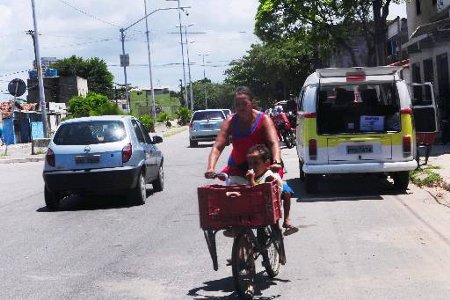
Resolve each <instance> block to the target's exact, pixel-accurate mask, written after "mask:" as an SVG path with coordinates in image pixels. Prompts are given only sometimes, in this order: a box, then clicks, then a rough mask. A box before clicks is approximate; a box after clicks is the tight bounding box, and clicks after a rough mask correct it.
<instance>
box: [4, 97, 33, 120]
mask: <svg viewBox="0 0 450 300" xmlns="http://www.w3.org/2000/svg"><path fill="white" fill-rule="evenodd" d="M36 105H37V104H36V103H24V104H20V107H21V108H22V109H20V111H35V110H36ZM14 110H19V109H18V108H17V107H15V106H14V104H13V103H12V102H9V101H6V102H0V114H1V116H2V119H10V118H11V117H12V113H13V112H14Z"/></svg>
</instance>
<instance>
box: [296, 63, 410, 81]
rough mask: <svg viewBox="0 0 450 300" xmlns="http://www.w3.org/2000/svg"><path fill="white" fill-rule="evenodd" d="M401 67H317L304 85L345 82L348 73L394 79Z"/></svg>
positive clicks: (382, 79) (383, 79)
mask: <svg viewBox="0 0 450 300" xmlns="http://www.w3.org/2000/svg"><path fill="white" fill-rule="evenodd" d="M401 69H402V67H397V66H382V67H354V68H326V69H317V70H316V72H314V73H313V74H311V75H309V76H308V78H307V79H306V81H305V84H304V85H309V84H314V83H319V82H321V83H332V82H345V81H346V79H347V76H349V75H364V76H365V77H370V80H380V81H385V80H395V79H396V78H395V77H396V75H397V73H398V72H399V71H400V70H401ZM398 78H399V77H398V76H397V79H398ZM363 81H365V80H363Z"/></svg>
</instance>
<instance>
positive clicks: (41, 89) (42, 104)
mask: <svg viewBox="0 0 450 300" xmlns="http://www.w3.org/2000/svg"><path fill="white" fill-rule="evenodd" d="M31 7H32V11H33V25H34V34H33V42H34V57H35V60H36V70H37V73H38V85H39V106H40V107H41V117H42V128H43V131H44V137H45V138H47V137H48V129H47V110H46V109H47V108H46V104H45V93H44V79H43V78H42V68H41V56H40V53H39V38H38V28H37V21H36V12H35V5H34V0H31Z"/></svg>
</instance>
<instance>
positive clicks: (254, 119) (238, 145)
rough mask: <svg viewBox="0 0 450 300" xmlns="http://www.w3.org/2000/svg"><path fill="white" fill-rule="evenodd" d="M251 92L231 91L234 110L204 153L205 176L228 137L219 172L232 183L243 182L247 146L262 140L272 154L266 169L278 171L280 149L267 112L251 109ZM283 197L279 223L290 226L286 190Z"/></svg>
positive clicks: (210, 174)
mask: <svg viewBox="0 0 450 300" xmlns="http://www.w3.org/2000/svg"><path fill="white" fill-rule="evenodd" d="M253 100H254V96H253V93H252V92H251V90H250V89H249V88H248V87H244V86H241V87H238V88H237V89H236V91H235V94H234V105H235V112H236V113H235V114H233V116H232V117H231V118H227V119H225V120H224V121H223V123H222V127H221V129H220V132H219V134H218V135H217V138H216V141H215V143H214V145H213V146H212V149H211V152H210V154H209V157H208V166H207V170H206V172H205V177H206V178H212V177H213V176H214V174H215V167H216V164H217V160H218V159H219V157H220V155H221V154H222V151H223V149H224V148H225V146H226V145H227V143H228V141H229V140H230V138H231V140H232V144H233V149H232V151H231V154H230V157H229V158H228V164H227V166H226V167H225V168H224V169H223V170H222V172H224V173H227V174H228V175H229V176H230V179H231V182H232V183H235V184H236V183H237V184H246V183H247V181H246V180H245V178H244V177H245V174H246V173H247V171H248V170H249V167H248V164H247V161H246V160H247V157H246V156H247V152H248V150H249V149H250V148H251V147H253V146H255V145H257V144H265V145H266V146H267V147H268V148H269V150H270V152H271V154H272V164H271V165H270V169H271V170H272V171H274V172H279V173H281V174H282V165H281V151H280V146H279V143H278V136H277V131H276V129H275V126H274V124H273V122H272V120H271V119H270V117H269V116H267V115H266V114H264V113H263V112H260V111H258V110H256V109H254V103H253ZM285 196H289V198H287V197H282V198H283V200H284V201H283V207H284V211H285V213H284V222H283V227H284V228H287V229H294V231H295V229H296V228H295V227H293V226H292V225H291V224H290V218H289V211H290V209H289V208H290V194H289V195H287V194H285Z"/></svg>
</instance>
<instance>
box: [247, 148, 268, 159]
mask: <svg viewBox="0 0 450 300" xmlns="http://www.w3.org/2000/svg"><path fill="white" fill-rule="evenodd" d="M253 152H258V153H259V155H260V156H261V158H262V159H263V160H264V161H266V160H270V161H272V153H270V150H269V148H267V146H266V145H263V144H258V145H255V146H253V147H251V148H250V149H248V152H247V154H250V153H253Z"/></svg>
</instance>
